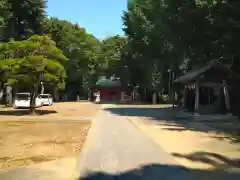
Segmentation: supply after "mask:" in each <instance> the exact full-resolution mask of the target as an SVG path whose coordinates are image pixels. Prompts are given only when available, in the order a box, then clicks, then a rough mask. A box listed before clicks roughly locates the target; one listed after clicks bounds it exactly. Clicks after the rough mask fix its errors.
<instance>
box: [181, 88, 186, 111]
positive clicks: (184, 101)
mask: <svg viewBox="0 0 240 180" xmlns="http://www.w3.org/2000/svg"><path fill="white" fill-rule="evenodd" d="M186 104H187V87H186V86H184V90H183V101H182V108H183V109H186V107H187V106H186Z"/></svg>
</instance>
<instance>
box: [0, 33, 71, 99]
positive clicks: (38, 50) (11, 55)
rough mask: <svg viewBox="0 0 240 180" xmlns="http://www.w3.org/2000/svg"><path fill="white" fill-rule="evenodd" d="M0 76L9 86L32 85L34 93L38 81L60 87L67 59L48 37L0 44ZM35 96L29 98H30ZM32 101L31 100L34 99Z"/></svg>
mask: <svg viewBox="0 0 240 180" xmlns="http://www.w3.org/2000/svg"><path fill="white" fill-rule="evenodd" d="M0 52H1V54H3V55H2V56H1V60H0V79H1V80H2V83H5V84H6V85H12V86H21V85H27V86H29V87H32V90H31V92H32V94H37V93H38V92H36V91H37V90H38V89H37V88H36V87H38V86H39V84H40V82H41V81H44V82H45V83H46V84H54V85H55V86H58V87H59V88H63V85H64V82H65V78H66V72H65V68H64V66H63V65H64V64H66V62H67V58H66V57H65V56H64V55H63V54H62V52H61V50H60V49H58V48H57V47H56V46H55V42H54V41H52V40H51V39H50V38H49V37H48V36H38V35H34V36H32V37H30V38H29V39H28V40H25V41H11V42H8V43H4V44H1V46H0ZM34 98H35V97H33V99H34ZM34 100H35V99H34Z"/></svg>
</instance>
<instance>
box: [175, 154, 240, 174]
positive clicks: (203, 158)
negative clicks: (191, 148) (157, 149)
mask: <svg viewBox="0 0 240 180" xmlns="http://www.w3.org/2000/svg"><path fill="white" fill-rule="evenodd" d="M172 155H173V156H175V157H177V158H184V159H187V160H190V161H193V162H200V163H204V164H208V165H212V166H213V167H214V168H215V169H220V170H228V169H230V168H240V159H230V158H227V157H225V156H223V155H220V154H217V153H210V152H204V151H200V152H194V153H191V154H179V153H172ZM239 170H240V169H239Z"/></svg>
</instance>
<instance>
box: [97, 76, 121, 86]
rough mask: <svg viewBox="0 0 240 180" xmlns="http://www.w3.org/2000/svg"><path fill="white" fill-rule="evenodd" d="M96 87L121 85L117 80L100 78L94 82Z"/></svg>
mask: <svg viewBox="0 0 240 180" xmlns="http://www.w3.org/2000/svg"><path fill="white" fill-rule="evenodd" d="M96 85H97V86H101V87H120V86H121V83H120V81H119V80H111V79H106V78H101V79H99V80H98V81H97V82H96Z"/></svg>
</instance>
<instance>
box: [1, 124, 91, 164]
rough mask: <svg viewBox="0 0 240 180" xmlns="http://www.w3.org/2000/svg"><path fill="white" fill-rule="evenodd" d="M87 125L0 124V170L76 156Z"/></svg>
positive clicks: (86, 130) (85, 134) (88, 125)
mask: <svg viewBox="0 0 240 180" xmlns="http://www.w3.org/2000/svg"><path fill="white" fill-rule="evenodd" d="M89 127H90V121H42V122H41V121H23V122H21V121H9V122H8V121H0V168H9V167H21V166H26V165H30V164H35V163H40V162H45V161H50V160H55V159H58V158H60V157H71V156H74V155H77V154H78V153H79V152H80V151H81V148H82V146H83V142H84V140H85V138H86V136H87V132H88V129H89Z"/></svg>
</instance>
